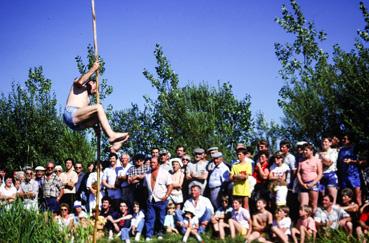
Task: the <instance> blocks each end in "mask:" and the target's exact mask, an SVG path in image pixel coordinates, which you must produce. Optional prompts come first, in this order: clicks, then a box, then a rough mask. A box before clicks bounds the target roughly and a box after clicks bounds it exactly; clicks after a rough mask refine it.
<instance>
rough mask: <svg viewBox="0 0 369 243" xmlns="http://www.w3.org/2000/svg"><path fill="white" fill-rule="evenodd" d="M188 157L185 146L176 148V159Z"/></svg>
mask: <svg viewBox="0 0 369 243" xmlns="http://www.w3.org/2000/svg"><path fill="white" fill-rule="evenodd" d="M185 155H186V148H185V147H184V146H183V145H178V146H177V147H176V157H177V158H180V159H182V158H183V156H185Z"/></svg>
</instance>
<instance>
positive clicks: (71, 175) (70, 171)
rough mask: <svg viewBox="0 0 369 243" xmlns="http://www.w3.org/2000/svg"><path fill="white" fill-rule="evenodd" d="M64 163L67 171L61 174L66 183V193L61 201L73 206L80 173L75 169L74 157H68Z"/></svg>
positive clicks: (70, 206)
mask: <svg viewBox="0 0 369 243" xmlns="http://www.w3.org/2000/svg"><path fill="white" fill-rule="evenodd" d="M64 165H65V170H66V171H65V172H63V173H62V174H61V175H60V179H61V180H62V182H63V184H64V195H63V197H62V198H61V200H60V201H61V203H66V204H68V206H69V208H72V207H73V203H74V201H75V200H76V183H77V182H78V175H77V173H76V172H75V171H74V161H73V159H71V158H68V159H66V160H65V161H64Z"/></svg>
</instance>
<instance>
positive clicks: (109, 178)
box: [102, 167, 121, 199]
mask: <svg viewBox="0 0 369 243" xmlns="http://www.w3.org/2000/svg"><path fill="white" fill-rule="evenodd" d="M115 169H117V167H115V168H111V167H108V168H105V170H104V172H103V176H102V179H103V180H105V181H106V183H108V184H109V185H115V180H116V179H117V173H116V172H115ZM108 195H109V197H110V198H112V199H119V198H120V197H121V194H120V190H119V189H108Z"/></svg>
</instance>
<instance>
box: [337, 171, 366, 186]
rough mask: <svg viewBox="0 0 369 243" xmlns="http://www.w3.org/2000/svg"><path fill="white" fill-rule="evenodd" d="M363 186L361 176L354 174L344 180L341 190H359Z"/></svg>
mask: <svg viewBox="0 0 369 243" xmlns="http://www.w3.org/2000/svg"><path fill="white" fill-rule="evenodd" d="M360 186H361V182H360V174H358V173H352V174H350V175H347V176H345V177H344V178H343V180H342V182H341V189H345V188H347V187H349V188H357V187H360Z"/></svg>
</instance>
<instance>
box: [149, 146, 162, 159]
mask: <svg viewBox="0 0 369 243" xmlns="http://www.w3.org/2000/svg"><path fill="white" fill-rule="evenodd" d="M159 151H160V149H159V148H157V147H153V148H152V149H151V157H152V158H154V157H156V158H159Z"/></svg>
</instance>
